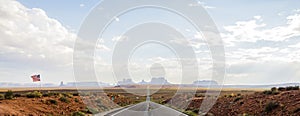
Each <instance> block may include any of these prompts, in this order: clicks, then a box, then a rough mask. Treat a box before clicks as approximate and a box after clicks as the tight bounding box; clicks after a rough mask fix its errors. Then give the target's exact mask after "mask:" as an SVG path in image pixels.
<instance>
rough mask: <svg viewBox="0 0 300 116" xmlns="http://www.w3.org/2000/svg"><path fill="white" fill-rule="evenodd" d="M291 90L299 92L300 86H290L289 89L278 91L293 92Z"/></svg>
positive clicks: (281, 88) (279, 89)
mask: <svg viewBox="0 0 300 116" xmlns="http://www.w3.org/2000/svg"><path fill="white" fill-rule="evenodd" d="M291 90H299V86H288V87H279V88H278V91H291Z"/></svg>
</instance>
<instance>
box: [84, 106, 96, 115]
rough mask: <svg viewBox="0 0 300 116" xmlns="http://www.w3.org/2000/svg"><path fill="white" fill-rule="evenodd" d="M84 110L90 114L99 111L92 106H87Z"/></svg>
mask: <svg viewBox="0 0 300 116" xmlns="http://www.w3.org/2000/svg"><path fill="white" fill-rule="evenodd" d="M86 112H88V113H91V114H97V113H99V111H98V109H96V108H92V107H87V108H86Z"/></svg>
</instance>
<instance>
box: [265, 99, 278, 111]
mask: <svg viewBox="0 0 300 116" xmlns="http://www.w3.org/2000/svg"><path fill="white" fill-rule="evenodd" d="M277 107H279V103H277V102H273V101H272V102H269V103H267V105H266V107H265V112H271V111H273V110H274V109H276V108H277Z"/></svg>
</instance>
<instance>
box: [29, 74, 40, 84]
mask: <svg viewBox="0 0 300 116" xmlns="http://www.w3.org/2000/svg"><path fill="white" fill-rule="evenodd" d="M31 78H32V81H33V82H38V81H41V77H40V75H32V76H31Z"/></svg>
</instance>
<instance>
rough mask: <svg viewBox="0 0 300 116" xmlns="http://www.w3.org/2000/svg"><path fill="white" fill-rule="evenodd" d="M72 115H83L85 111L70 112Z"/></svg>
mask: <svg viewBox="0 0 300 116" xmlns="http://www.w3.org/2000/svg"><path fill="white" fill-rule="evenodd" d="M72 116H85V113H83V112H80V111H78V112H74V113H72Z"/></svg>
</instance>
